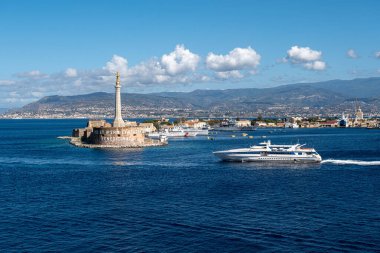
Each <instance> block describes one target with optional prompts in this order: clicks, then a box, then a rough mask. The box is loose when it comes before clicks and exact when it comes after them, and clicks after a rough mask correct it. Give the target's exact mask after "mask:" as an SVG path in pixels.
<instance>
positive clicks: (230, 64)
mask: <svg viewBox="0 0 380 253" xmlns="http://www.w3.org/2000/svg"><path fill="white" fill-rule="evenodd" d="M260 60H261V56H260V55H259V54H258V53H257V52H256V51H255V50H254V49H252V48H251V47H247V48H235V49H233V50H232V51H230V52H229V53H228V54H226V55H217V54H214V53H209V54H208V55H207V58H206V66H207V68H209V69H211V70H214V71H217V72H226V71H234V70H242V69H254V68H256V67H257V66H258V65H259V64H260Z"/></svg>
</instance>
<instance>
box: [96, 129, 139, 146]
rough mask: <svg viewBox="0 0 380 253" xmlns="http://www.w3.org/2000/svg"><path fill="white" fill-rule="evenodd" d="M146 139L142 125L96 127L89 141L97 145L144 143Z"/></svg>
mask: <svg viewBox="0 0 380 253" xmlns="http://www.w3.org/2000/svg"><path fill="white" fill-rule="evenodd" d="M144 141H145V134H144V128H141V127H101V128H94V129H93V131H92V133H91V136H90V138H89V142H90V143H91V144H97V145H120V146H125V145H142V144H144Z"/></svg>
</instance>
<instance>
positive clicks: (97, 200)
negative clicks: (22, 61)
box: [0, 120, 380, 252]
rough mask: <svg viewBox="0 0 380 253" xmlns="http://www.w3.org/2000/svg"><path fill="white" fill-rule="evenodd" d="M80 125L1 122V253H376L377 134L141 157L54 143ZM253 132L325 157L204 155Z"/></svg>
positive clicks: (379, 207) (206, 146)
mask: <svg viewBox="0 0 380 253" xmlns="http://www.w3.org/2000/svg"><path fill="white" fill-rule="evenodd" d="M85 124H86V121H85V120H1V121H0V249H2V252H11V251H17V252H23V251H24V252H42V251H66V252H67V251H70V252H95V251H98V252H125V251H133V252H135V251H137V252H231V251H234V252H257V251H262V252H273V251H276V252H297V251H298V252H301V251H302V252H304V251H313V252H342V251H343V252H345V251H346V252H352V251H357V252H363V251H365V252H375V251H377V252H379V251H380V131H378V130H366V129H294V130H292V129H289V130H285V132H281V131H275V132H272V133H271V132H270V131H268V130H258V131H256V132H255V133H254V135H255V138H254V139H247V138H244V137H241V136H239V135H238V134H236V135H237V136H236V138H231V137H230V136H229V135H224V136H216V137H215V140H214V141H210V140H207V139H206V138H205V137H197V138H195V139H183V140H175V141H171V142H170V145H169V146H166V147H159V148H147V149H145V150H139V149H137V150H95V149H80V148H76V147H73V146H71V145H69V144H68V142H67V141H66V140H60V139H57V138H56V137H57V136H60V135H69V134H70V133H71V129H72V128H74V127H82V126H84V125H85ZM262 135H265V136H268V137H269V138H270V139H271V140H272V142H273V143H284V144H286V143H295V142H297V141H298V140H299V142H301V143H307V144H308V146H312V147H315V148H316V149H317V151H318V152H319V153H320V154H321V155H322V157H323V158H324V159H326V160H327V159H328V160H327V162H325V163H322V164H320V165H306V166H305V165H287V166H274V165H270V166H263V165H258V164H250V163H244V164H240V163H222V162H219V161H218V160H217V159H216V158H215V157H214V156H213V155H212V154H211V152H212V151H215V150H223V149H229V148H237V147H247V146H249V145H252V144H256V143H258V142H259V141H261V140H262V139H260V138H258V137H259V136H262Z"/></svg>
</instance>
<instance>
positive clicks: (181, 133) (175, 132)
mask: <svg viewBox="0 0 380 253" xmlns="http://www.w3.org/2000/svg"><path fill="white" fill-rule="evenodd" d="M197 134H198V133H197V132H189V131H186V130H184V129H183V128H181V127H174V128H172V129H170V130H169V129H165V130H164V131H160V132H154V133H149V134H148V137H149V138H151V139H160V138H161V137H162V136H166V137H167V138H174V137H195V136H197Z"/></svg>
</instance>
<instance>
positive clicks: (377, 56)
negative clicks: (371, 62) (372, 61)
mask: <svg viewBox="0 0 380 253" xmlns="http://www.w3.org/2000/svg"><path fill="white" fill-rule="evenodd" d="M375 57H376V58H379V59H380V51H378V52H376V53H375Z"/></svg>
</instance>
